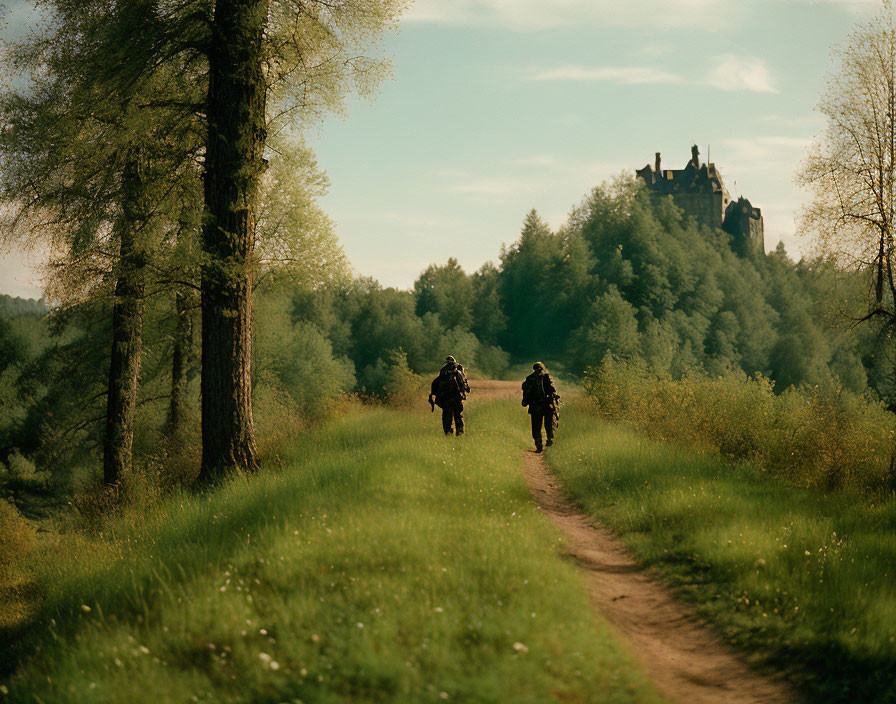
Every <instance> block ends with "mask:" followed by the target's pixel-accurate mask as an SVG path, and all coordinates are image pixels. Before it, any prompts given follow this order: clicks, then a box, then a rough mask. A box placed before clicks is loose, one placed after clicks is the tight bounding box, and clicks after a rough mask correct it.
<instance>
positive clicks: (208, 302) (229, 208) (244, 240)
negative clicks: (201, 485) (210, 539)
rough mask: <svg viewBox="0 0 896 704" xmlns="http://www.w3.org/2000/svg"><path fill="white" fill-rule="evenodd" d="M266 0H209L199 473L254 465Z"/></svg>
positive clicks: (205, 476)
mask: <svg viewBox="0 0 896 704" xmlns="http://www.w3.org/2000/svg"><path fill="white" fill-rule="evenodd" d="M267 12H268V0H216V2H215V16H214V20H213V26H212V40H211V43H210V48H209V96H208V127H209V131H208V142H207V144H206V154H205V185H204V187H205V221H204V223H203V232H202V235H203V236H202V241H203V250H204V251H203V263H202V282H201V288H202V384H201V389H202V468H201V470H200V474H199V480H200V481H201V482H205V483H207V482H210V481H213V480H215V479H216V478H218V477H220V476H222V475H223V474H224V473H226V472H228V471H231V470H234V469H237V470H250V471H251V470H254V469H255V468H256V466H257V451H256V447H255V430H254V424H253V420H252V381H251V376H250V372H251V360H252V350H251V327H252V317H251V316H252V251H253V247H254V226H255V223H254V207H255V200H256V194H257V190H258V180H259V176H260V175H261V172H262V170H263V168H264V158H263V151H264V144H265V139H266V134H265V96H266V84H265V77H264V73H263V68H262V43H263V41H264V27H265V23H266V21H267Z"/></svg>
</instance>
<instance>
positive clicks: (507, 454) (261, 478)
mask: <svg viewBox="0 0 896 704" xmlns="http://www.w3.org/2000/svg"><path fill="white" fill-rule="evenodd" d="M511 409H513V411H511ZM526 421H527V418H526V417H525V414H521V413H520V409H519V408H518V406H516V405H515V404H510V403H506V404H505V403H497V404H484V405H483V406H481V407H479V408H475V409H474V410H472V412H470V413H469V426H468V427H469V432H468V435H467V436H466V437H463V438H457V439H456V438H445V437H443V436H442V434H441V428H440V424H439V421H438V419H437V418H435V417H432V416H430V415H429V414H426V415H425V416H424V415H423V414H415V413H412V412H407V411H393V410H385V409H382V410H375V411H362V412H356V413H354V414H353V415H350V416H348V417H346V418H344V419H342V420H339V421H335V422H333V423H331V424H329V425H328V426H326V427H325V428H323V429H321V430H320V431H317V432H315V433H313V434H311V435H309V436H307V437H304V438H301V439H299V440H297V441H296V443H295V445H294V447H293V449H292V450H291V452H290V453H289V455H288V456H287V457H285V458H284V466H283V469H281V470H278V471H269V472H264V473H262V474H260V475H258V476H256V477H252V478H251V479H249V480H248V481H245V480H241V479H234V480H232V481H230V482H228V483H226V484H224V485H223V486H221V487H220V488H218V489H216V490H214V491H212V492H210V493H208V494H206V495H189V494H184V495H180V496H177V497H175V498H173V499H171V500H169V501H167V502H165V503H164V504H162V505H161V506H160V507H159V508H158V509H155V510H153V511H151V512H149V515H147V513H146V512H136V511H135V512H134V513H132V514H129V515H127V516H124V517H121V518H118V519H113V520H111V521H110V522H109V524H108V526H107V528H106V530H105V532H104V534H103V535H102V536H100V537H91V538H88V537H81V538H78V539H74V538H71V537H65V538H62V539H60V542H59V544H58V545H57V546H55V547H54V549H53V550H52V551H49V550H48V551H45V552H43V553H39V556H38V559H37V562H36V564H35V565H34V570H35V576H36V579H37V581H38V583H39V585H40V587H41V588H42V590H43V595H44V606H43V610H42V612H41V615H40V623H38V624H35V625H32V626H31V627H29V628H27V629H26V630H24V631H23V632H22V633H20V634H18V635H21V636H22V637H23V641H22V643H21V645H20V646H19V647H18V648H17V649H16V654H17V655H18V656H22V655H27V654H29V653H30V654H31V655H30V657H29V658H28V659H26V661H25V663H24V665H22V666H21V667H20V669H19V671H18V673H17V674H16V675H9V676H6V677H4V678H3V680H2V683H3V686H4V687H6V688H7V689H8V692H9V693H8V696H7V700H9V701H29V702H32V701H40V702H44V703H49V702H71V701H79V702H123V701H127V702H134V703H139V702H153V704H157V703H158V702H167V701H178V702H179V701H199V702H283V701H288V702H293V701H303V702H359V701H394V702H418V701H419V702H425V701H444V700H446V699H447V700H453V701H462V702H509V701H513V702H546V701H553V700H563V701H573V702H576V701H577V702H651V701H657V699H656V696H655V695H654V694H653V693H652V691H651V690H650V688H649V687H648V686H647V685H646V684H645V683H644V680H643V678H642V676H641V675H640V673H639V672H638V670H637V668H636V667H635V666H634V665H633V664H632V663H631V661H630V660H629V659H628V657H627V656H625V655H624V654H623V653H622V652H621V650H620V648H619V646H618V645H617V643H616V641H615V640H614V638H613V637H612V636H611V635H610V634H609V632H608V631H607V629H606V627H605V626H604V625H603V624H601V623H595V620H594V618H593V617H592V615H591V612H590V610H589V606H588V603H587V599H586V596H585V591H584V588H583V584H582V581H581V576H580V575H579V574H578V573H577V571H576V569H575V567H574V566H572V565H571V564H569V562H568V561H566V560H564V559H563V557H562V553H561V550H560V549H559V541H558V536H557V534H556V533H555V531H554V529H553V528H552V527H551V526H550V524H549V523H548V522H547V520H546V519H545V518H544V517H543V516H542V515H540V513H539V512H538V511H537V510H536V509H535V507H534V506H533V505H532V503H531V501H530V498H529V494H528V490H527V488H526V486H525V483H524V482H523V480H522V478H521V473H520V463H521V457H520V453H521V449H522V448H523V447H526V446H527V441H526Z"/></svg>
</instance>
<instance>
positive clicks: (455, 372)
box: [429, 355, 470, 435]
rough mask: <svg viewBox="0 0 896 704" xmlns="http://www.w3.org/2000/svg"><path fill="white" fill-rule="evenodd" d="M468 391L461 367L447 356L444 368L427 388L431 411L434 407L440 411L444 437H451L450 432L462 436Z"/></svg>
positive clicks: (468, 387) (468, 385)
mask: <svg viewBox="0 0 896 704" xmlns="http://www.w3.org/2000/svg"><path fill="white" fill-rule="evenodd" d="M469 390H470V384H469V383H468V382H467V376H466V374H464V368H463V365H460V364H458V363H457V360H456V359H454V357H452V356H451V355H448V356H447V357H446V358H445V366H444V367H442V369H441V370H440V371H439V375H438V376H437V377H436V378H435V379H433V380H432V384H430V387H429V405H430V407H432V409H433V410H435V407H436V406H438V407H439V408H441V409H442V429H443V430H444V431H445V435H451V434H452V432H456V433H457V434H458V435H463V434H464V401H465V400H466V398H467V392H469ZM452 426H454V427H453V429H452Z"/></svg>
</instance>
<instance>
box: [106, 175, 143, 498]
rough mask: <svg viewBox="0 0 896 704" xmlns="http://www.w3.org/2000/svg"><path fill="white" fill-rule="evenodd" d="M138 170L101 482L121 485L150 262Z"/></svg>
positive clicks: (124, 248) (124, 251) (124, 229)
mask: <svg viewBox="0 0 896 704" xmlns="http://www.w3.org/2000/svg"><path fill="white" fill-rule="evenodd" d="M140 190H141V181H140V173H139V165H138V163H137V161H136V160H130V161H128V163H127V164H126V165H125V167H124V169H123V172H122V211H123V212H122V217H121V220H120V221H119V261H118V278H117V280H116V282H115V299H114V302H113V304H112V349H111V352H110V358H109V385H108V392H107V399H106V435H105V439H104V442H103V482H104V483H105V484H106V485H114V484H117V483H118V482H119V481H120V480H121V477H122V475H124V474H126V473H127V472H129V471H130V470H131V466H132V455H131V450H132V447H133V444H134V425H135V422H136V419H137V383H138V378H139V376H140V358H141V354H142V349H143V295H144V290H145V267H146V257H145V254H144V251H143V247H142V246H140V243H139V237H138V233H137V228H138V226H139V223H140V216H139V213H138V209H139V205H138V204H139V202H140V198H141V194H140Z"/></svg>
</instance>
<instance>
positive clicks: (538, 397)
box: [523, 374, 548, 404]
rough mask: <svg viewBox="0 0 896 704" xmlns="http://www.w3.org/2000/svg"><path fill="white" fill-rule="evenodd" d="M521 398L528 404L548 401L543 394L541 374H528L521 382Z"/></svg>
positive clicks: (542, 377)
mask: <svg viewBox="0 0 896 704" xmlns="http://www.w3.org/2000/svg"><path fill="white" fill-rule="evenodd" d="M523 396H524V399H525V401H526V402H527V403H528V404H533V403H535V404H537V403H543V402H545V401H547V400H548V397H547V394H546V393H545V392H544V376H543V375H541V374H530V375H529V376H527V377H526V381H524V382H523Z"/></svg>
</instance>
